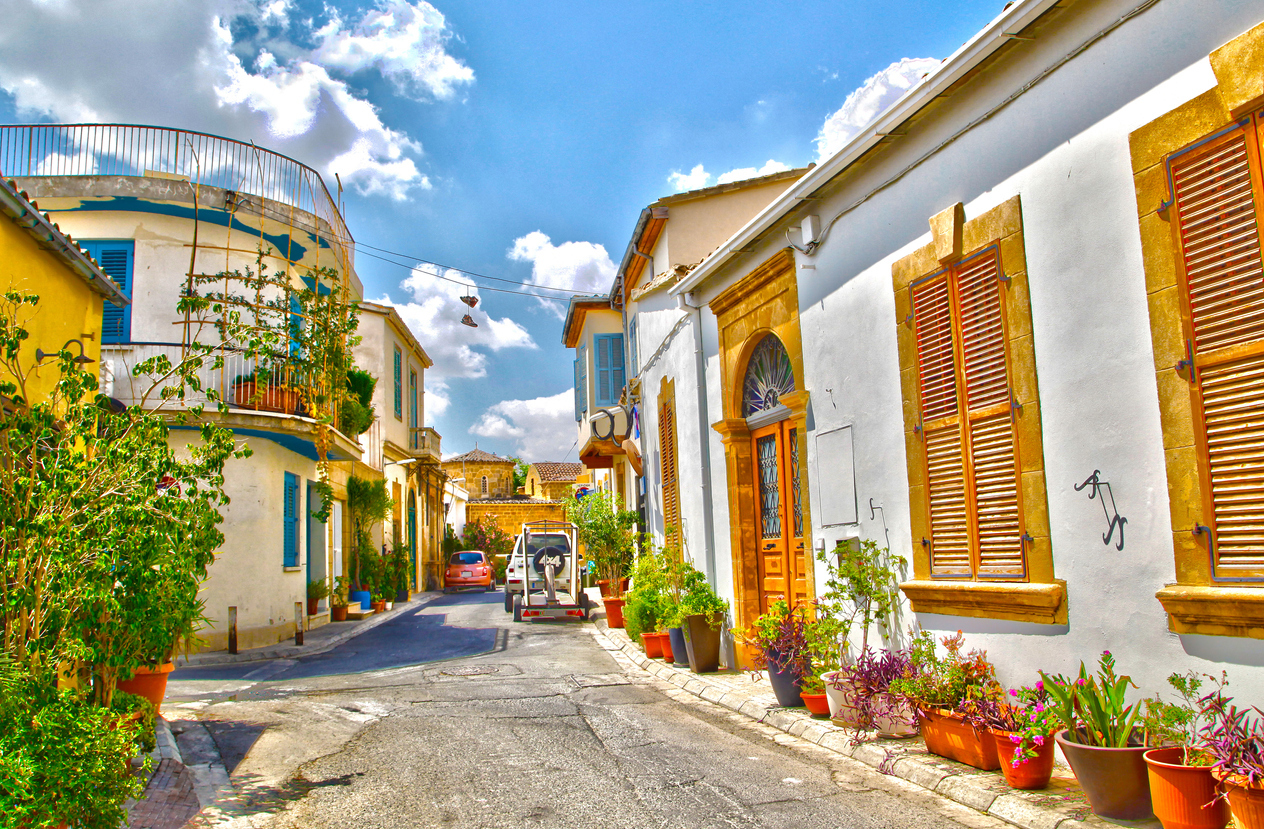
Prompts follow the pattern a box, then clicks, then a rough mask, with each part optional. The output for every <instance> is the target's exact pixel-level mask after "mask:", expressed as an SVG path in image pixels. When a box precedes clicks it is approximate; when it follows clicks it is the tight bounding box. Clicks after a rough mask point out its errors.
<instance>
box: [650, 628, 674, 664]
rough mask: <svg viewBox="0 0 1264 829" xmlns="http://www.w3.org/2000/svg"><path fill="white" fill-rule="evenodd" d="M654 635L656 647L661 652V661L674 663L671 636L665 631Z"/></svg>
mask: <svg viewBox="0 0 1264 829" xmlns="http://www.w3.org/2000/svg"><path fill="white" fill-rule="evenodd" d="M654 635H655V636H657V637H658V645H659V648H660V649H661V650H662V652H663V661H664V662H675V661H676V654H675V653H673V652H672V646H671V634H670V633H668V632H667V631H663V632H662V633H656V634H654Z"/></svg>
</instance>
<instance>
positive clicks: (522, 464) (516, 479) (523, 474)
mask: <svg viewBox="0 0 1264 829" xmlns="http://www.w3.org/2000/svg"><path fill="white" fill-rule="evenodd" d="M509 460H511V461H513V462H514V467H513V491H514V492H517V491H518V487H521V486H526V485H527V472H528V465H527V462H526V461H524V460H523V459H522V458H510V459H509Z"/></svg>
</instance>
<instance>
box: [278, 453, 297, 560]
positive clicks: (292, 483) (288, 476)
mask: <svg viewBox="0 0 1264 829" xmlns="http://www.w3.org/2000/svg"><path fill="white" fill-rule="evenodd" d="M299 494H300V493H299V487H298V476H297V475H294V474H292V473H290V472H286V473H285V493H284V497H285V504H284V506H283V510H284V523H283V528H284V533H285V541H284V544H285V550H284V557H283V559H282V566H284V567H297V566H298V533H299V525H298V515H299Z"/></svg>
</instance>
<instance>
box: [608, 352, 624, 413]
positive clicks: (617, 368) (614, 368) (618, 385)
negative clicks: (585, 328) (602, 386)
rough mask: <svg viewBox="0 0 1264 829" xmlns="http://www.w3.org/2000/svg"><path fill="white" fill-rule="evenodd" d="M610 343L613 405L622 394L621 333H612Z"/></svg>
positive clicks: (611, 396)
mask: <svg viewBox="0 0 1264 829" xmlns="http://www.w3.org/2000/svg"><path fill="white" fill-rule="evenodd" d="M609 343H610V403H609V405H611V406H613V405H614V404H616V403H618V402H619V398H620V397H622V396H623V383H624V371H623V335H622V334H614V335H612V336H611V337H610V339H609Z"/></svg>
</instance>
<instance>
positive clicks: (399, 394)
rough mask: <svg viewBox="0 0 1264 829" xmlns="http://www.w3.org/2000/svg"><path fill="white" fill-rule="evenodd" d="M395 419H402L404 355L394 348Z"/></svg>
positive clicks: (397, 348)
mask: <svg viewBox="0 0 1264 829" xmlns="http://www.w3.org/2000/svg"><path fill="white" fill-rule="evenodd" d="M395 419H396V420H403V419H404V355H403V352H401V351H400V350H399V346H396V347H395Z"/></svg>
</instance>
